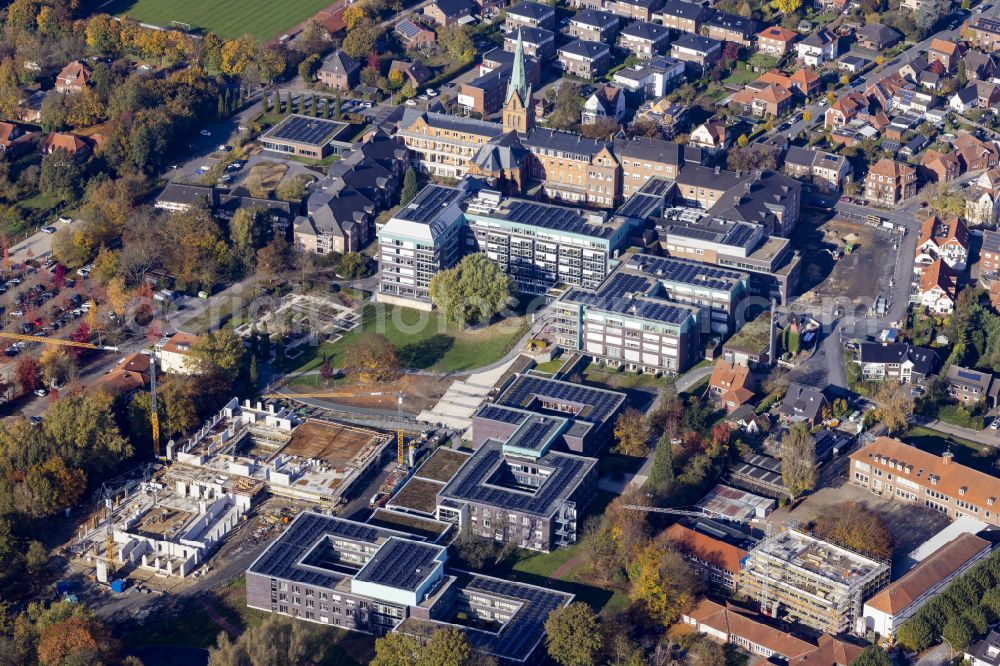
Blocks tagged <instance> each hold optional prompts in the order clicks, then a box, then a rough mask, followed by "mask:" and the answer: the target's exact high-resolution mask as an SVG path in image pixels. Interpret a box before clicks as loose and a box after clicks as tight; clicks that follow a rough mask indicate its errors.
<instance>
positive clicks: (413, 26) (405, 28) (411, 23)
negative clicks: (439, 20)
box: [393, 18, 437, 51]
mask: <svg viewBox="0 0 1000 666" xmlns="http://www.w3.org/2000/svg"><path fill="white" fill-rule="evenodd" d="M393 33H395V35H396V38H397V39H399V41H400V43H401V44H402V45H403V48H405V49H406V50H407V51H411V50H422V49H427V48H430V47H432V46H434V44H436V43H437V34H435V32H434V31H433V30H431V29H430V28H428V27H427V26H425V25H424V24H423V23H421V22H419V21H417V20H415V19H410V18H406V19H403V20H402V21H400V22H399V23H397V24H396V26H395V27H394V28H393Z"/></svg>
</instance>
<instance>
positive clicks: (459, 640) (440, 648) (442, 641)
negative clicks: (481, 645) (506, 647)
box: [416, 627, 479, 666]
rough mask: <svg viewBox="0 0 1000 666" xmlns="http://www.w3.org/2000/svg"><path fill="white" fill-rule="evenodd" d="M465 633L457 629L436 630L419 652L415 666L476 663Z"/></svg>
mask: <svg viewBox="0 0 1000 666" xmlns="http://www.w3.org/2000/svg"><path fill="white" fill-rule="evenodd" d="M478 661H479V660H478V659H474V658H473V652H472V648H471V647H470V646H469V639H467V638H466V637H465V633H464V632H463V631H462V630H461V629H459V628H457V627H445V628H443V629H437V630H435V631H434V633H432V634H431V637H430V639H429V640H428V641H427V643H425V644H424V646H423V648H422V649H421V650H420V657H419V658H418V659H417V663H416V666H472V664H473V663H478Z"/></svg>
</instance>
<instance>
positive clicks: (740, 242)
mask: <svg viewBox="0 0 1000 666" xmlns="http://www.w3.org/2000/svg"><path fill="white" fill-rule="evenodd" d="M755 230H756V229H755V228H754V227H751V226H750V225H749V224H737V225H735V226H734V227H733V229H732V231H730V232H729V234H728V236H727V238H726V244H727V245H734V246H736V247H743V246H744V245H745V244H746V242H747V241H749V240H750V237H751V236H752V235H753V232H754V231H755Z"/></svg>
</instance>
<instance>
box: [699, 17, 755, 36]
mask: <svg viewBox="0 0 1000 666" xmlns="http://www.w3.org/2000/svg"><path fill="white" fill-rule="evenodd" d="M705 24H706V25H709V26H714V27H716V28H722V29H723V30H729V31H731V32H738V33H740V34H743V35H751V34H753V33H755V32H757V22H756V21H754V20H753V19H750V18H746V17H743V16H739V15H737V14H728V13H726V12H715V14H713V15H712V17H711V18H709V19H708V20H707V21H705Z"/></svg>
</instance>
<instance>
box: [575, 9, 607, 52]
mask: <svg viewBox="0 0 1000 666" xmlns="http://www.w3.org/2000/svg"><path fill="white" fill-rule="evenodd" d="M620 26H621V19H620V18H619V17H618V16H616V15H614V14H612V13H610V12H603V11H601V10H599V9H585V10H583V11H582V12H579V13H577V14H576V15H574V16H572V17H571V18H570V20H569V26H568V28H567V30H566V32H567V34H569V35H570V36H571V37H575V38H577V39H582V40H583V41H585V42H604V43H605V44H610V43H611V42H612V40H614V38H615V35H617V34H618V30H619V29H620Z"/></svg>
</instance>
